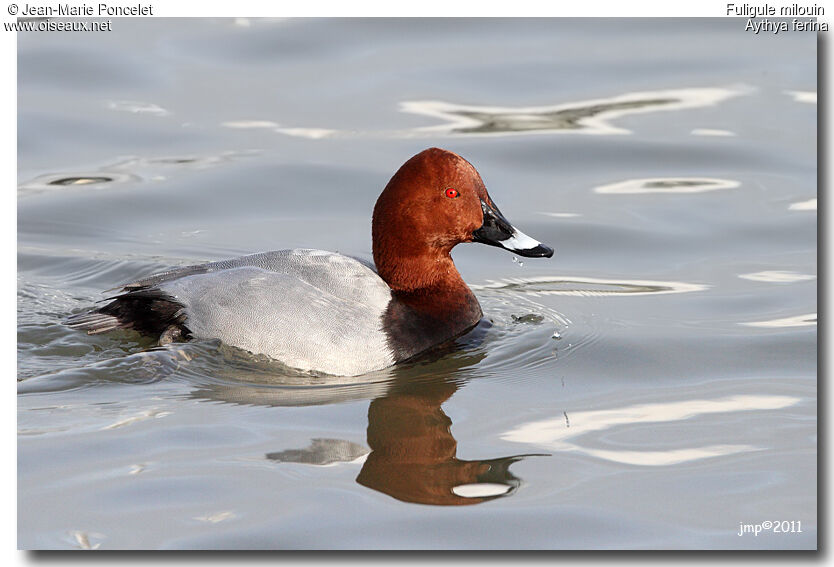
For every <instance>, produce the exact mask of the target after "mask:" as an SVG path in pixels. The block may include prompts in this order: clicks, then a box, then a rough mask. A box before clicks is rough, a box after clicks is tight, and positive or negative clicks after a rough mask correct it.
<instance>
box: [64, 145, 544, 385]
mask: <svg viewBox="0 0 834 567" xmlns="http://www.w3.org/2000/svg"><path fill="white" fill-rule="evenodd" d="M372 228H373V229H372V235H373V257H374V263H375V265H376V271H374V269H373V267H371V266H369V265H367V264H365V263H363V262H361V261H359V260H356V259H354V258H350V257H348V256H343V255H341V254H337V253H335V252H324V251H321V250H308V249H295V250H278V251H275V252H264V253H261V254H253V255H250V256H243V257H241V258H234V259H231V260H223V261H219V262H210V263H207V264H199V265H194V266H187V267H183V268H176V269H173V270H170V271H167V272H162V273H159V274H156V275H152V276H150V277H148V278H146V279H143V280H139V281H137V282H133V283H129V284H126V285H124V286H123V287H122V290H121V291H122V293H121V294H120V295H117V296H115V297H112V298H110V299H111V300H112V301H110V303H108V304H106V305H104V306H103V307H100V308H98V309H94V310H91V311H88V312H84V313H80V314H77V315H74V316H71V317H69V318H68V319H67V324H68V325H69V326H71V327H74V328H79V329H84V330H86V331H87V332H88V333H89V334H97V333H103V332H106V331H112V330H114V329H134V330H136V331H138V332H140V333H142V334H146V335H150V336H153V337H155V338H156V337H158V338H159V344H161V345H164V344H167V343H170V342H173V341H181V340H187V339H192V338H193V339H220V340H221V341H222V342H224V343H226V344H228V345H232V346H235V347H239V348H242V349H245V350H248V351H250V352H252V353H256V354H265V355H267V356H269V357H270V358H273V359H275V360H278V361H280V362H281V363H283V364H285V365H287V366H290V367H293V368H297V369H300V370H307V371H312V372H317V373H324V374H332V375H339V376H355V375H358V374H363V373H365V372H370V371H373V370H378V369H381V368H385V367H387V366H391V365H393V364H396V363H398V362H402V361H404V360H407V359H409V358H412V357H413V356H415V355H417V354H419V353H421V352H423V351H425V350H427V349H430V348H431V347H433V346H435V345H438V344H440V343H443V342H446V341H448V340H450V339H453V338H455V337H457V336H459V335H462V334H463V333H466V332H467V331H469V330H470V329H472V328H473V327H474V326H475V325H476V324H477V323H478V321H480V319H481V317H482V315H483V313H482V312H481V306H480V305H479V304H478V300H477V298H476V297H475V294H473V293H472V290H470V289H469V287H468V286H467V285H466V283H464V281H463V279H462V278H461V276H460V274H459V273H458V271H457V269H456V268H455V264H454V262H453V261H452V257H451V256H450V255H449V253H450V252H451V250H452V248H453V247H454V246H455V245H457V244H460V243H461V242H482V243H484V244H489V245H492V246H500V247H503V248H506V249H507V250H509V251H511V252H513V253H514V254H518V255H519V256H527V257H548V258H549V257H551V256H552V255H553V250H552V249H551V248H549V247H548V246H545V245H544V244H541V243H540V242H538V241H536V240H534V239H533V238H530V237H529V236H527V235H525V234H524V233H522V232H521V231H519V230H518V229H516V228H515V227H513V226H512V225H511V224H510V223H509V221H507V219H506V218H504V216H503V215H502V214H501V212H500V211H499V210H498V207H496V206H495V204H494V203H493V202H492V199H491V198H490V196H489V194H488V193H487V190H486V188H485V187H484V183H483V181H482V180H481V176H480V175H479V174H478V172H477V171H476V170H475V168H474V167H473V166H472V164H470V163H469V162H468V161H466V160H465V159H463V158H462V157H460V156H459V155H457V154H455V153H453V152H450V151H447V150H442V149H438V148H430V149H427V150H424V151H422V152H420V153H419V154H417V155H415V156H414V157H412V158H411V159H409V160H408V161H407V162H405V164H403V166H402V167H400V169H399V170H398V171H397V172H396V173H395V174H394V176H393V177H392V178H391V180H390V181H389V182H388V185H387V186H386V187H385V189H384V190H383V191H382V194H381V195H380V196H379V199H378V200H377V202H376V206H375V207H374V212H373V226H372Z"/></svg>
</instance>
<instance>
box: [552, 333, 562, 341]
mask: <svg viewBox="0 0 834 567" xmlns="http://www.w3.org/2000/svg"><path fill="white" fill-rule="evenodd" d="M551 338H552V339H555V340H557V341H558V340H561V339H562V334H561V333H560V332H559V331H553V336H552V337H551Z"/></svg>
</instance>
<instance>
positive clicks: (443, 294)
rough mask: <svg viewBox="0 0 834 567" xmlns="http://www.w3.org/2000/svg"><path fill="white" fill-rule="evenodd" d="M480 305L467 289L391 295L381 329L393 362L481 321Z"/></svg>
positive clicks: (442, 341) (419, 351) (458, 333)
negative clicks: (385, 337)
mask: <svg viewBox="0 0 834 567" xmlns="http://www.w3.org/2000/svg"><path fill="white" fill-rule="evenodd" d="M482 315H483V313H482V312H481V306H480V305H479V304H478V300H477V298H476V297H475V294H473V293H472V292H471V291H470V290H469V288H466V289H465V290H452V291H437V290H435V291H432V292H428V293H427V292H422V291H421V292H420V293H402V292H394V293H393V299H392V300H391V302H390V303H389V304H388V309H387V310H386V311H385V314H384V315H383V329H384V330H385V333H386V335H387V336H388V346H389V347H390V348H391V351H392V352H393V353H394V358H395V361H396V362H402V361H404V360H407V359H409V358H411V357H413V356H415V355H417V354H420V353H421V352H424V351H426V350H429V349H430V348H432V347H434V346H437V345H439V344H442V343H444V342H446V341H449V340H451V339H454V338H455V337H458V336H460V335H462V334H464V333H466V332H467V331H469V330H470V329H472V328H473V327H474V326H475V325H477V324H478V321H480V320H481V316H482Z"/></svg>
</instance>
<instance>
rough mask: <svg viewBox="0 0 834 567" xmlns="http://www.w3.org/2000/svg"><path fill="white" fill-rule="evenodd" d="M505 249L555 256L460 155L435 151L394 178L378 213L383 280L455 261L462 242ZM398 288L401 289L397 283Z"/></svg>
mask: <svg viewBox="0 0 834 567" xmlns="http://www.w3.org/2000/svg"><path fill="white" fill-rule="evenodd" d="M472 241H475V242H482V243H484V244H489V245H492V246H501V247H503V248H506V249H507V250H510V251H512V252H514V253H515V254H518V255H520V256H529V257H550V256H552V255H553V250H552V249H550V248H549V247H547V246H545V245H543V244H541V243H539V242H538V241H536V240H534V239H532V238H530V237H529V236H526V235H525V234H523V233H522V232H521V231H519V230H518V229H516V228H515V227H513V226H512V225H511V224H510V223H509V221H507V219H506V218H504V216H503V215H502V214H501V212H500V211H499V210H498V207H496V206H495V204H494V203H493V202H492V199H491V198H490V196H489V194H488V193H487V190H486V187H485V186H484V182H483V181H482V180H481V176H480V175H479V174H478V172H477V171H476V170H475V168H474V167H473V166H472V164H470V163H469V162H468V161H466V160H465V159H463V158H462V157H460V156H459V155H457V154H455V153H453V152H450V151H447V150H442V149H439V148H429V149H427V150H424V151H422V152H420V153H419V154H417V155H415V156H414V157H412V158H411V159H409V160H408V161H407V162H405V163H404V164H403V165H402V167H400V169H399V170H398V171H397V172H396V173H395V174H394V176H393V177H392V178H391V180H390V181H389V182H388V185H387V186H386V187H385V189H384V190H383V192H382V194H381V195H380V196H379V199H378V200H377V202H376V206H375V207H374V214H373V244H374V261H375V263H376V265H377V269H378V270H379V274H380V276H381V277H382V278H383V279H385V280H386V281H387V282H389V285H391V284H392V278H393V279H395V280H402V279H408V278H409V277H411V278H414V279H415V281H416V280H417V279H420V274H417V273H412V274H411V275H409V274H407V273H403V272H404V270H405V268H404V267H405V266H408V269H410V270H411V271H412V272H414V271H415V270H418V271H419V264H420V263H421V262H422V263H423V264H424V265H425V269H431V264H432V262H433V261H435V260H436V259H438V258H449V252H450V251H451V249H452V247H454V246H455V245H457V244H459V243H461V242H472ZM392 287H395V286H393V285H392Z"/></svg>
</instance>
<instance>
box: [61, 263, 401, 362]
mask: <svg viewBox="0 0 834 567" xmlns="http://www.w3.org/2000/svg"><path fill="white" fill-rule="evenodd" d="M124 291H125V292H126V293H125V294H123V295H121V296H119V297H117V298H116V301H117V302H118V301H122V302H123V303H125V302H126V301H128V300H130V298H131V297H141V296H153V297H156V298H167V299H168V300H169V301H171V302H173V303H174V304H175V305H177V306H180V309H179V310H178V311H177V313H176V316H177V318H178V320H179V321H181V324H182V326H183V327H185V329H187V332H188V333H189V334H190V336H192V337H193V338H197V339H200V338H205V339H220V340H221V341H223V342H224V343H226V344H229V345H233V346H236V347H239V348H243V349H246V350H248V351H251V352H253V353H258V354H266V355H268V356H270V357H272V358H274V359H276V360H279V361H281V362H282V363H284V364H286V365H288V366H291V367H294V368H299V369H303V370H311V371H316V372H323V373H327V374H336V375H355V374H361V373H364V372H369V371H372V370H376V369H380V368H384V367H386V366H390V365H391V364H393V363H394V362H395V360H394V357H393V354H392V352H391V349H390V348H389V346H388V341H387V338H386V334H385V332H384V331H383V329H382V324H383V315H384V313H385V311H386V309H387V307H388V304H389V303H390V301H391V292H390V290H389V288H388V286H387V285H386V284H385V282H384V281H383V280H382V279H381V278H380V277H379V276H378V275H377V274H376V273H375V272H374V271H373V270H372V269H370V268H369V267H368V266H367V265H365V264H363V263H361V262H359V261H358V260H355V259H353V258H349V257H347V256H343V255H341V254H336V253H333V252H324V251H320V250H307V249H295V250H279V251H275V252H266V253H262V254H254V255H251V256H243V257H241V258H235V259H232V260H224V261H220V262H212V263H208V264H201V265H197V266H188V267H184V268H180V269H177V270H171V271H169V272H164V273H161V274H157V275H154V276H151V277H149V278H146V279H144V280H140V281H137V282H134V283H131V284H128V285H126V286H125V287H124ZM123 318H124V317H123ZM76 326H83V325H81V324H77V325H76ZM120 326H125V325H120ZM86 328H89V327H86Z"/></svg>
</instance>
